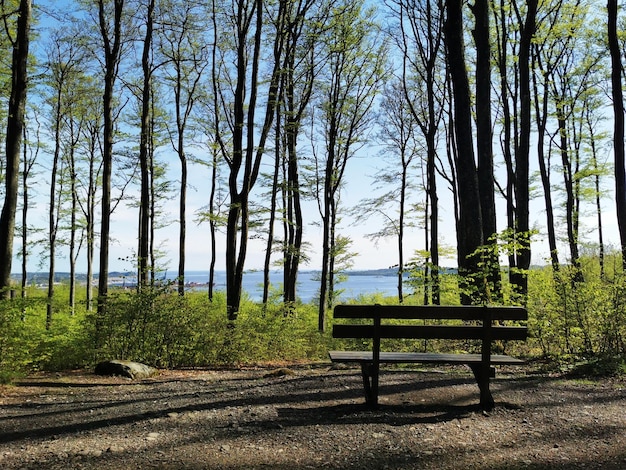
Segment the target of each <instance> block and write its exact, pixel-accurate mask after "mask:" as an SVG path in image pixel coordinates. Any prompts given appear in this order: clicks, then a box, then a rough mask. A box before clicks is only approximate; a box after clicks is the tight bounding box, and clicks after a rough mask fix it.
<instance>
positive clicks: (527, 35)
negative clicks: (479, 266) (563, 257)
mask: <svg viewBox="0 0 626 470" xmlns="http://www.w3.org/2000/svg"><path fill="white" fill-rule="evenodd" d="M492 10H493V12H494V15H495V18H496V21H495V25H496V30H497V37H498V41H497V43H496V57H497V64H498V72H499V75H500V103H501V108H502V111H501V114H500V118H501V120H502V124H501V126H502V130H501V132H502V134H501V146H502V151H503V156H504V161H505V165H506V169H507V180H506V190H505V198H506V204H507V225H508V232H509V233H511V234H512V237H513V239H514V242H515V243H513V246H514V249H513V250H510V252H509V279H510V281H511V283H512V284H513V285H514V286H515V287H516V290H517V292H518V293H519V295H521V297H522V299H523V298H524V297H525V295H526V292H527V282H528V279H527V270H528V268H529V267H530V259H531V250H530V231H531V230H530V225H529V205H530V187H529V184H530V177H529V173H530V136H531V124H532V122H531V121H532V115H531V104H532V102H531V93H530V87H531V83H532V80H531V78H532V76H531V69H530V66H531V50H532V45H533V37H534V35H535V31H536V16H537V1H536V0H528V1H526V2H525V8H523V7H519V6H518V5H517V3H516V2H513V3H511V4H509V3H507V2H504V1H501V2H500V3H499V4H498V5H495V4H494V5H493V8H492ZM524 14H525V16H524Z"/></svg>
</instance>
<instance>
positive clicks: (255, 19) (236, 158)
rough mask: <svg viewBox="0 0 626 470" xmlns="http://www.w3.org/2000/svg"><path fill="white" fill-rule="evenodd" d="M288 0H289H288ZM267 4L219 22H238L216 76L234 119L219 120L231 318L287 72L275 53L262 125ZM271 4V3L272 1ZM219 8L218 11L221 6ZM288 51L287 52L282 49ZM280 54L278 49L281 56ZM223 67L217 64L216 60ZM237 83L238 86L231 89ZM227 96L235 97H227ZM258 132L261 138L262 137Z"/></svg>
mask: <svg viewBox="0 0 626 470" xmlns="http://www.w3.org/2000/svg"><path fill="white" fill-rule="evenodd" d="M282 1H288V0H282ZM265 6H266V5H265V4H264V2H263V1H262V0H255V1H254V2H248V1H245V0H237V1H236V2H235V5H234V7H235V8H234V9H233V14H232V15H228V14H226V16H225V17H224V18H223V21H219V20H218V22H217V24H220V25H223V26H225V25H232V26H233V28H234V30H233V31H229V32H225V34H231V33H232V34H233V37H234V40H235V43H234V45H233V46H234V48H233V51H234V56H233V57H228V58H227V56H228V53H227V52H225V51H223V52H222V53H223V54H224V59H223V61H220V65H221V66H222V68H220V72H221V74H222V75H221V76H220V77H219V78H214V86H215V87H216V91H215V93H217V95H218V96H219V97H220V103H219V105H218V106H216V107H215V110H214V112H215V115H216V119H218V115H219V113H218V110H219V109H220V108H222V107H223V108H224V109H226V110H228V114H229V115H228V116H227V117H226V120H227V122H228V125H229V134H230V137H227V136H226V135H224V133H223V132H222V128H221V125H220V123H219V122H218V123H217V124H216V126H215V127H216V130H217V131H218V133H217V136H216V140H217V142H218V145H219V147H220V151H221V154H222V158H223V159H224V161H226V163H227V165H228V167H229V177H228V188H229V196H230V201H229V209H228V220H227V225H226V303H227V307H226V308H227V317H228V319H229V320H230V321H234V320H235V319H236V318H237V314H238V312H239V305H240V303H241V291H242V282H243V272H244V266H245V261H246V254H247V249H248V237H249V232H250V193H251V191H252V189H253V187H254V185H255V184H256V181H257V178H258V176H259V170H260V166H261V160H262V157H263V155H264V153H265V145H266V142H267V138H268V135H269V132H270V129H271V126H272V123H273V119H274V115H275V112H274V111H275V107H276V103H277V96H278V95H277V94H278V87H279V81H280V74H281V71H280V69H281V63H280V61H278V62H277V61H276V60H272V59H270V62H269V65H268V66H269V67H270V69H271V72H270V73H269V79H268V80H267V88H266V96H267V101H266V103H265V107H264V109H263V111H262V119H263V123H262V124H261V127H260V129H259V128H258V127H257V126H258V121H257V111H259V109H260V108H262V106H261V105H260V103H259V99H260V98H261V91H262V90H261V83H260V81H259V73H260V72H259V71H260V67H261V59H262V55H261V54H262V52H263V45H264V19H265V18H264V15H265V11H264V8H265ZM268 6H269V5H268ZM214 12H216V13H217V11H216V9H214ZM282 40H283V38H282V36H281V35H276V36H275V38H274V42H275V43H274V47H279V48H282V47H283V44H282ZM281 54H282V53H281ZM276 56H277V54H273V56H272V57H273V58H275V57H276ZM228 60H232V63H233V64H234V67H233V68H231V69H229V68H227V67H226V64H227V63H228ZM214 67H216V69H215V70H217V64H214ZM228 84H232V85H233V86H234V88H230V89H227V85H228ZM227 99H229V100H232V101H226V100H227ZM257 136H258V138H257Z"/></svg>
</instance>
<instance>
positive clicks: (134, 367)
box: [94, 360, 157, 380]
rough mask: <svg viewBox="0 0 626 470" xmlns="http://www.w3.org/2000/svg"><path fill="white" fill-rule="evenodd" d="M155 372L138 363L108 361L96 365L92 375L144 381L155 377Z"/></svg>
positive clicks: (152, 368) (153, 369) (151, 368)
mask: <svg viewBox="0 0 626 470" xmlns="http://www.w3.org/2000/svg"><path fill="white" fill-rule="evenodd" d="M156 372H157V370H156V369H155V368H154V367H150V366H147V365H145V364H142V363H140V362H133V361H122V360H110V361H103V362H100V363H98V364H97V365H96V368H95V370H94V373H95V374H96V375H110V376H115V375H117V376H120V377H127V378H129V379H132V380H135V379H144V378H147V377H152V376H153V375H155V374H156Z"/></svg>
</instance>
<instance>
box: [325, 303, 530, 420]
mask: <svg viewBox="0 0 626 470" xmlns="http://www.w3.org/2000/svg"><path fill="white" fill-rule="evenodd" d="M334 318H335V319H347V320H348V321H347V322H335V323H334V325H333V337H335V338H369V339H371V340H372V350H371V351H330V352H329V356H330V359H331V361H333V362H345V363H358V364H360V365H361V371H362V375H363V386H364V388H365V398H366V403H367V405H369V406H370V407H376V406H377V405H378V378H379V371H380V364H381V363H387V364H400V363H435V364H437V363H448V364H467V365H468V366H469V367H470V368H471V369H472V372H473V373H474V377H475V378H476V382H477V383H478V387H479V389H480V406H481V408H482V409H484V410H491V409H492V408H493V407H494V400H493V397H492V395H491V391H490V390H489V379H490V377H494V376H495V367H494V366H496V365H504V364H507V365H508V364H511V365H515V364H517V365H519V364H523V363H524V361H522V360H520V359H516V358H514V357H511V356H506V355H502V354H492V353H491V350H492V342H493V341H497V340H502V341H509V340H525V339H526V337H527V327H526V326H505V325H504V322H507V321H515V322H520V321H521V322H525V321H526V320H527V319H528V313H527V312H526V309H524V308H522V307H491V306H489V307H483V306H467V305H464V306H461V305H456V306H439V305H428V306H405V305H338V306H336V307H335V309H334ZM391 320H394V321H391ZM420 320H421V321H420ZM455 320H456V321H455ZM385 338H398V339H399V338H405V339H416V340H417V339H422V340H423V339H448V340H479V341H480V354H438V353H429V352H388V351H381V350H380V349H381V348H380V342H381V339H385Z"/></svg>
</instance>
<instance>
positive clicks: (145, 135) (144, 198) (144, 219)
mask: <svg viewBox="0 0 626 470" xmlns="http://www.w3.org/2000/svg"><path fill="white" fill-rule="evenodd" d="M154 4H155V0H150V2H149V4H148V10H147V13H146V31H145V36H144V41H143V52H142V56H141V68H142V71H143V87H142V91H141V135H140V142H139V170H140V174H141V194H140V201H139V237H138V238H139V240H138V244H139V249H138V251H137V258H138V259H137V288H138V289H140V290H141V289H143V288H145V287H147V285H148V266H149V265H148V262H149V258H150V251H149V250H150V215H151V210H150V180H151V178H150V165H149V159H150V139H151V136H150V133H151V129H152V127H151V109H152V108H151V99H152V93H151V91H152V65H151V59H150V52H151V49H152V32H153V12H154Z"/></svg>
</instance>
